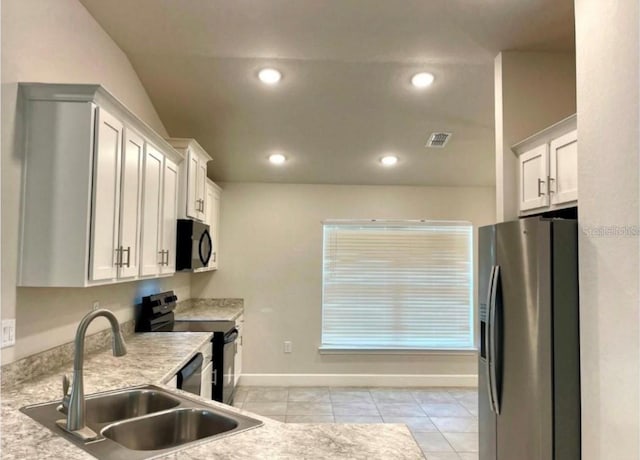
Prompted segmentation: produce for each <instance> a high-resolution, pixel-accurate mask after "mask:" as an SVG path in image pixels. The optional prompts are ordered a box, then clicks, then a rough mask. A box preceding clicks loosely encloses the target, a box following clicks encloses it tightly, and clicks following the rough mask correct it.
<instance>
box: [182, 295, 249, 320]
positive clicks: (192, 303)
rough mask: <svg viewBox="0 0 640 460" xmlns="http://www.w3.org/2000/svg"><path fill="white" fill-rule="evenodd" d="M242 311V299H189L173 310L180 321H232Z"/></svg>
mask: <svg viewBox="0 0 640 460" xmlns="http://www.w3.org/2000/svg"><path fill="white" fill-rule="evenodd" d="M243 312H244V301H243V300H242V299H190V300H189V302H188V304H187V305H185V306H184V307H181V308H179V309H177V310H176V311H175V318H176V319H177V320H181V321H234V320H236V319H238V317H240V315H242V313H243Z"/></svg>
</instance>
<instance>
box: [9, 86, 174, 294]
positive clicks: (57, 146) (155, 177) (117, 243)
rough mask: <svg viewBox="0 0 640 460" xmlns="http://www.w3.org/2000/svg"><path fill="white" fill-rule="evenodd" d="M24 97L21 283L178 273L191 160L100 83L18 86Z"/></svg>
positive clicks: (66, 283) (71, 283)
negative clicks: (184, 166)
mask: <svg viewBox="0 0 640 460" xmlns="http://www.w3.org/2000/svg"><path fill="white" fill-rule="evenodd" d="M19 94H20V97H21V98H23V103H22V104H19V106H20V107H24V109H25V112H24V114H19V115H21V116H22V115H24V129H25V132H24V142H25V144H24V145H25V148H24V151H25V154H24V155H25V167H24V169H25V175H24V187H23V196H22V212H21V214H22V219H21V222H20V235H21V238H20V248H19V251H20V259H19V260H20V267H19V276H18V285H19V286H37V287H84V286H94V285H100V284H110V283H116V282H120V281H130V280H133V279H137V278H139V277H140V276H145V277H147V276H159V275H164V274H168V273H173V272H174V271H175V265H174V264H173V262H172V261H173V260H175V231H176V216H177V199H178V171H179V168H178V164H179V163H180V162H181V161H182V159H183V157H182V156H181V155H180V154H179V153H178V152H177V151H176V150H174V149H173V147H171V145H170V144H168V143H167V142H166V141H165V140H164V139H163V138H162V137H161V136H159V135H158V134H157V133H155V132H154V131H153V130H151V128H149V127H148V126H147V125H146V124H144V123H143V122H141V121H140V120H139V119H138V118H137V117H136V116H135V115H134V114H132V113H131V112H130V111H129V110H128V109H127V108H126V107H124V106H123V105H122V104H121V103H120V102H118V101H117V99H115V98H114V97H113V96H111V95H110V94H109V93H108V92H106V91H105V90H104V88H102V87H100V86H99V85H65V84H40V83H36V84H31V83H29V84H20V92H19ZM161 251H165V252H164V253H163V254H164V258H162V257H163V256H161V255H160V252H161ZM161 262H164V264H161Z"/></svg>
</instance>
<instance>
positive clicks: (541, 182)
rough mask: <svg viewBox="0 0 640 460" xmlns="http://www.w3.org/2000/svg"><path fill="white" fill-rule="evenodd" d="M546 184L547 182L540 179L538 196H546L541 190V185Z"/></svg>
mask: <svg viewBox="0 0 640 460" xmlns="http://www.w3.org/2000/svg"><path fill="white" fill-rule="evenodd" d="M544 183H545V182H544V181H543V180H542V179H540V178H539V177H538V196H544V195H545V193H544V192H543V191H542V190H540V185H542V184H544Z"/></svg>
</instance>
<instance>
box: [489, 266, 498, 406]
mask: <svg viewBox="0 0 640 460" xmlns="http://www.w3.org/2000/svg"><path fill="white" fill-rule="evenodd" d="M499 283H500V266H499V265H496V266H495V267H494V269H493V281H492V283H491V304H490V305H489V333H488V336H489V351H488V352H487V353H488V355H489V356H490V360H489V385H490V389H491V397H490V398H489V400H490V401H491V406H492V409H493V411H494V412H495V413H496V414H498V415H500V400H499V398H498V384H497V382H498V376H497V360H498V357H499V352H498V343H497V342H498V338H497V333H496V332H497V330H498V327H497V322H496V317H497V305H496V304H497V297H498V284H499Z"/></svg>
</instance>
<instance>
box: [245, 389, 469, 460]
mask: <svg viewBox="0 0 640 460" xmlns="http://www.w3.org/2000/svg"><path fill="white" fill-rule="evenodd" d="M234 405H235V406H236V407H239V408H242V409H246V410H248V411H251V412H255V413H257V414H261V415H266V416H268V417H271V418H274V419H276V420H280V421H281V422H286V423H405V424H406V425H407V426H408V427H409V429H410V430H411V432H412V433H413V437H414V438H415V440H416V441H417V443H418V444H419V445H420V447H421V448H422V451H423V452H424V454H425V457H426V458H427V460H477V459H478V393H477V390H476V389H469V388H367V387H239V388H238V390H237V393H236V398H235V401H234Z"/></svg>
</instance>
